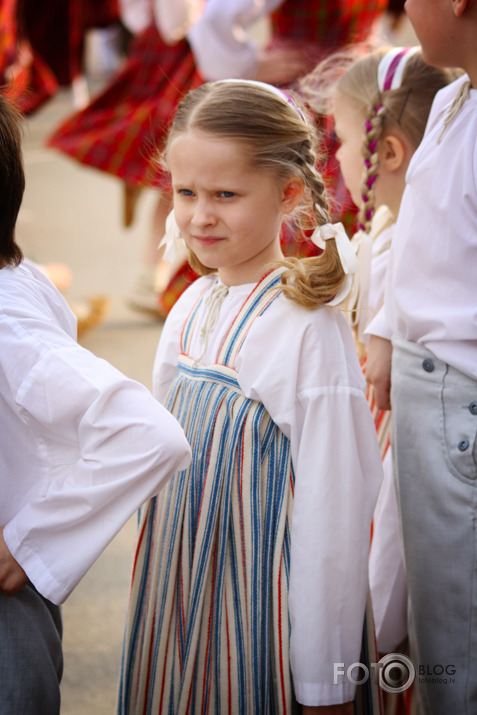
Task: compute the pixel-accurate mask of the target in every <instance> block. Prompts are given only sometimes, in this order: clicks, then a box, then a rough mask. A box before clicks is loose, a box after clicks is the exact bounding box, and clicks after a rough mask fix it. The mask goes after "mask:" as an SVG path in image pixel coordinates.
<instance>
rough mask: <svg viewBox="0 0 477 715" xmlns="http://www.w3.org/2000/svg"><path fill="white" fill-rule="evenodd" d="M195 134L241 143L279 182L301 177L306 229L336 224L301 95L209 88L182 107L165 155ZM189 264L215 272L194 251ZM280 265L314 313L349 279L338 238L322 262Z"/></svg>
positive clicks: (288, 286)
mask: <svg viewBox="0 0 477 715" xmlns="http://www.w3.org/2000/svg"><path fill="white" fill-rule="evenodd" d="M193 129H197V130H200V131H202V132H204V133H207V134H210V135H213V136H216V137H222V138H224V139H230V140H232V141H234V142H238V143H240V144H241V146H242V147H243V152H244V156H245V157H246V159H247V160H248V161H249V162H250V165H251V166H252V167H253V168H254V169H256V170H258V171H264V172H268V173H270V174H272V175H273V176H274V177H275V178H276V180H277V181H278V182H280V181H283V182H284V183H285V182H286V181H287V180H289V179H291V178H292V177H299V178H300V179H301V180H302V181H303V183H304V186H305V192H304V196H303V199H302V201H301V203H300V207H299V211H301V221H302V224H303V225H307V226H308V227H310V224H311V226H314V225H317V224H318V225H322V224H324V223H328V222H329V221H330V216H329V208H328V201H327V197H326V191H325V185H324V183H323V179H322V177H321V175H320V174H319V173H318V171H317V170H316V169H315V166H316V159H317V157H316V147H317V143H318V136H317V131H316V129H315V127H314V126H313V124H312V123H311V122H310V121H308V120H307V119H306V110H305V108H304V106H303V105H302V104H301V102H300V100H299V99H298V98H297V97H296V96H292V95H291V93H289V94H287V95H285V94H283V97H281V96H280V95H279V94H278V93H277V91H276V90H275V89H274V88H271V87H270V88H268V87H267V86H266V85H265V86H263V85H260V84H259V83H252V82H250V83H248V82H241V81H239V80H237V81H235V80H234V81H233V82H229V81H223V82H214V83H206V84H203V85H201V86H200V87H199V88H198V89H195V90H193V91H191V92H189V94H187V95H186V97H185V98H184V99H183V100H182V102H181V103H180V104H179V107H178V109H177V113H176V116H175V119H174V122H173V124H172V127H171V129H170V132H169V136H168V139H167V143H166V148H165V152H164V156H167V148H168V146H170V144H171V142H172V141H173V140H174V139H175V138H176V137H177V136H178V135H180V134H183V133H184V132H187V131H190V130H193ZM189 261H190V264H191V266H192V268H193V269H194V270H195V271H196V272H198V273H199V274H200V275H205V274H207V273H212V272H214V271H213V270H212V269H210V268H207V267H205V266H203V265H202V264H201V263H200V262H199V260H198V259H197V257H196V256H195V255H194V254H193V253H192V252H190V251H189ZM280 265H282V266H284V268H285V270H284V272H283V274H282V284H283V292H284V294H285V295H286V296H287V297H288V298H289V299H290V300H293V301H294V302H296V303H298V304H299V305H302V306H305V307H308V308H315V307H317V306H319V305H322V304H324V303H327V302H329V301H330V300H332V299H333V298H334V297H335V295H336V294H337V293H338V291H339V289H340V287H341V285H342V283H343V281H344V279H345V274H344V271H343V267H342V265H341V261H340V259H339V256H338V252H337V249H336V245H335V241H334V240H333V239H331V240H328V241H327V242H326V250H325V251H323V253H322V254H321V255H320V256H318V257H314V258H305V259H293V258H289V259H284V260H283V261H281V262H280Z"/></svg>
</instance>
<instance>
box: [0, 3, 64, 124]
mask: <svg viewBox="0 0 477 715" xmlns="http://www.w3.org/2000/svg"><path fill="white" fill-rule="evenodd" d="M22 10H23V6H22V5H21V4H20V6H19V7H18V4H17V0H1V2H0V85H1V91H2V94H4V95H5V96H7V97H8V98H9V99H10V100H11V101H12V102H14V103H15V104H16V105H17V107H18V108H19V109H20V110H21V111H22V112H23V113H24V114H29V113H31V112H33V111H34V110H35V109H37V108H38V107H39V106H40V105H41V104H42V103H43V102H44V101H45V100H46V99H48V98H49V97H51V96H52V95H53V94H55V92H56V91H57V90H58V83H57V81H56V78H55V76H54V75H53V72H52V71H51V70H50V68H49V67H48V65H47V64H46V63H45V62H44V61H43V60H42V58H41V57H39V55H38V54H37V53H36V52H35V51H34V50H33V48H32V47H31V44H30V42H29V41H28V40H27V36H26V34H25V28H24V23H23V19H24V18H23V13H22Z"/></svg>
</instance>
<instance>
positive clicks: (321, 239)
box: [311, 223, 358, 305]
mask: <svg viewBox="0 0 477 715" xmlns="http://www.w3.org/2000/svg"><path fill="white" fill-rule="evenodd" d="M330 238H334V239H335V243H336V248H337V250H338V255H339V257H340V261H341V265H342V266H343V270H344V272H345V274H346V278H345V281H344V283H343V285H342V286H341V288H340V290H339V291H338V293H337V294H336V296H335V297H334V298H333V300H330V301H329V302H328V303H327V305H338V304H339V303H341V302H342V301H343V300H344V299H345V298H346V296H347V295H348V293H349V292H350V290H351V285H352V283H353V279H352V277H351V276H352V274H353V273H356V271H357V270H358V258H357V256H356V252H355V250H354V247H353V245H352V243H351V241H350V240H349V238H348V236H347V234H346V231H345V229H344V226H343V224H342V223H325V224H324V225H323V226H318V228H316V229H315V230H314V232H313V234H312V236H311V240H312V242H313V243H314V244H315V246H318V248H321V249H323V250H325V248H326V241H328V240H329V239H330Z"/></svg>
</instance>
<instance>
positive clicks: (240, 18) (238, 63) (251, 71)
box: [187, 0, 283, 80]
mask: <svg viewBox="0 0 477 715" xmlns="http://www.w3.org/2000/svg"><path fill="white" fill-rule="evenodd" d="M282 3H283V0H262V1H261V2H257V1H256V0H227V2H224V0H207V3H206V6H205V9H204V11H203V13H202V15H201V17H200V19H199V20H198V21H197V22H196V23H195V24H194V25H193V27H192V28H191V29H190V30H189V33H188V36H187V37H188V40H189V42H190V44H191V47H192V49H193V52H194V57H195V59H196V62H197V66H198V68H199V71H200V72H201V74H202V76H203V77H205V78H206V79H207V80H219V79H225V78H227V77H238V78H242V79H253V77H255V75H256V73H257V67H258V47H257V43H256V42H255V41H254V40H253V39H252V37H251V35H250V30H251V28H252V27H253V25H254V24H255V23H257V22H258V21H259V20H261V19H263V18H266V17H267V16H268V15H269V14H270V13H271V12H273V10H276V8H277V7H279V6H280V5H281V4H282Z"/></svg>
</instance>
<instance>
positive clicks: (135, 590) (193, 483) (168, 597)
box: [119, 271, 293, 715]
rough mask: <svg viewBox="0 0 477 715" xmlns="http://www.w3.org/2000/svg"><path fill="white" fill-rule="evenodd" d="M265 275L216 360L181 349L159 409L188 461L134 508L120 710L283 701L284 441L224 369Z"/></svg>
mask: <svg viewBox="0 0 477 715" xmlns="http://www.w3.org/2000/svg"><path fill="white" fill-rule="evenodd" d="M272 276H274V278H273V281H274V283H275V284H277V282H278V281H279V278H280V276H279V273H278V274H277V272H276V271H275V272H274V274H272ZM265 283H266V285H265V287H264V286H262V290H261V291H258V293H257V291H254V292H252V294H251V296H249V298H248V299H247V301H246V302H245V304H244V306H243V307H242V309H241V311H240V314H239V316H237V318H236V320H235V321H234V324H233V326H232V329H231V331H230V333H229V336H228V338H227V340H226V342H225V344H224V346H223V348H222V351H221V355H220V356H219V360H218V364H216V365H212V366H207V367H204V366H203V365H200V364H199V365H198V364H196V363H195V362H194V361H193V360H192V359H191V358H190V357H188V356H187V354H183V355H182V356H181V357H180V361H179V369H178V374H177V376H176V379H175V381H174V382H173V384H172V387H171V390H170V394H169V399H168V404H167V407H168V409H169V410H170V411H171V412H172V414H174V415H175V416H176V417H177V419H178V420H179V422H180V423H181V425H182V426H183V428H184V430H185V433H186V436H187V438H188V439H189V441H190V443H191V445H192V448H193V458H192V463H191V466H190V467H189V468H188V469H187V470H184V471H182V472H180V473H178V474H176V475H175V476H173V478H172V480H171V481H170V483H169V484H168V486H167V487H166V488H165V489H164V490H163V491H162V492H161V493H160V494H159V496H158V497H156V498H154V499H153V500H151V502H149V504H148V505H146V506H145V507H144V508H143V510H142V511H141V515H140V525H139V536H138V546H137V553H136V558H135V564H134V572H133V581H132V592H131V603H130V608H129V617H128V622H127V632H126V639H125V648H124V655H123V664H122V680H121V689H120V707H119V712H120V713H122V714H126V713H128V715H132V713H137V714H139V713H174V714H175V715H177V714H178V713H216V714H220V715H225V714H226V713H229V714H230V715H240V714H241V713H244V714H245V713H246V714H248V715H256V714H257V713H263V714H265V713H291V711H292V700H293V698H292V683H291V675H290V667H289V653H288V648H289V618H288V606H287V602H288V576H289V562H290V529H289V523H290V518H291V508H292V503H293V471H292V467H291V457H290V444H289V440H288V439H287V438H286V437H285V436H284V435H283V433H282V432H281V430H280V429H279V428H278V427H277V425H276V424H275V423H274V422H273V421H272V419H271V417H270V415H269V414H268V413H267V411H266V410H265V408H264V406H263V404H261V403H260V402H256V401H254V400H251V399H249V398H247V397H246V396H245V395H244V394H243V393H242V391H241V388H240V386H239V383H238V381H237V373H236V371H235V369H234V360H235V356H236V355H237V353H238V350H239V348H240V345H241V343H242V342H243V339H244V338H245V335H246V333H247V331H248V328H249V327H250V325H251V324H252V322H253V318H254V317H255V316H256V315H258V314H260V312H263V310H265V309H266V307H267V306H268V305H269V304H270V302H271V300H273V299H274V297H275V296H276V295H277V294H278V290H275V291H273V290H272V291H271V292H270V290H269V288H270V281H265ZM259 285H260V284H259ZM272 287H273V285H272ZM194 314H195V311H193V312H192V314H191V316H190V320H189V323H188V324H186V326H185V328H184V333H183V334H184V335H185V342H186V343H187V339H188V336H190V334H191V333H190V331H191V330H193V328H194ZM185 350H187V347H185Z"/></svg>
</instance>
